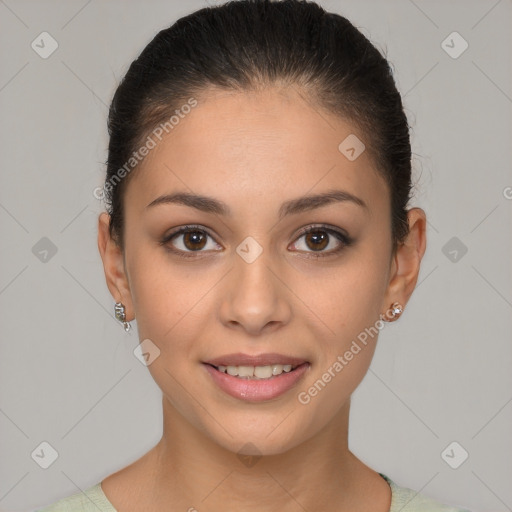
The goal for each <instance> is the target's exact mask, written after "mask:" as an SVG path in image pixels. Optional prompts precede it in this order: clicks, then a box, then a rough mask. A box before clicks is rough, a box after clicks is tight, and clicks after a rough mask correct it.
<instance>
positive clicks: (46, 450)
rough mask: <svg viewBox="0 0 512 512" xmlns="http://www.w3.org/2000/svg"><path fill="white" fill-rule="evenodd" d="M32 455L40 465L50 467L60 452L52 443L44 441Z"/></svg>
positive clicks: (45, 467)
mask: <svg viewBox="0 0 512 512" xmlns="http://www.w3.org/2000/svg"><path fill="white" fill-rule="evenodd" d="M30 456H31V457H32V459H34V461H35V462H36V463H37V464H38V465H39V466H40V467H42V468H43V469H48V468H49V467H50V466H51V465H52V464H53V463H54V462H55V461H56V460H57V458H58V456H59V454H58V452H57V450H56V449H55V448H54V447H53V446H52V445H51V444H50V443H48V442H47V441H43V442H42V443H40V444H39V445H38V446H37V447H36V448H35V450H34V451H33V452H32V453H31V454H30Z"/></svg>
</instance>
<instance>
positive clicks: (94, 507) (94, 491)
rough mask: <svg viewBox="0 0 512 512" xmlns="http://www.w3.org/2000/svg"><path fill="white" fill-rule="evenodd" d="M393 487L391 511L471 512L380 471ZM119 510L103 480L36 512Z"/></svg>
mask: <svg viewBox="0 0 512 512" xmlns="http://www.w3.org/2000/svg"><path fill="white" fill-rule="evenodd" d="M379 474H380V476H382V478H384V480H386V482H387V483H388V484H389V486H390V487H391V508H390V509H389V512H470V511H469V510H467V509H463V508H458V507H452V506H449V505H443V504H442V503H439V502H437V501H435V500H433V499H431V498H428V497H426V496H424V495H422V494H419V493H417V492H416V491H413V490H412V489H408V488H407V487H400V486H398V485H396V484H395V482H393V481H392V480H391V479H390V478H389V477H387V476H386V475H383V474H382V473H379ZM98 511H100V512H117V510H116V509H115V508H114V506H113V505H112V503H110V501H108V499H107V497H106V496H105V494H104V493H103V490H102V488H101V482H99V483H97V484H96V485H93V486H92V487H89V488H88V489H86V490H85V491H84V492H79V493H76V494H73V495H72V496H69V497H68V498H63V499H61V500H60V501H57V502H56V503H54V504H53V505H49V506H48V507H46V508H43V509H39V510H36V511H35V512H98Z"/></svg>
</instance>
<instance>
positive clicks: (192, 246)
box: [183, 231, 207, 251]
mask: <svg viewBox="0 0 512 512" xmlns="http://www.w3.org/2000/svg"><path fill="white" fill-rule="evenodd" d="M206 236H207V235H206ZM206 236H205V234H204V233H203V232H201V231H187V232H186V233H183V245H184V246H185V247H186V248H187V249H188V250H190V251H197V250H200V249H202V248H203V247H204V246H205V245H206Z"/></svg>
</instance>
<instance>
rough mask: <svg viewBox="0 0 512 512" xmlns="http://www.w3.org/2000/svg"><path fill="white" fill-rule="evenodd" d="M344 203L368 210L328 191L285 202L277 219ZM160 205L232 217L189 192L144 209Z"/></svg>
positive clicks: (359, 201) (220, 205)
mask: <svg viewBox="0 0 512 512" xmlns="http://www.w3.org/2000/svg"><path fill="white" fill-rule="evenodd" d="M344 202H349V203H352V204H356V205H358V206H360V207H362V208H364V209H366V210H368V206H367V204H366V203H365V202H364V201H363V200H362V199H361V198H359V197H357V196H355V195H353V194H351V193H350V192H347V191H345V190H328V191H326V192H322V193H321V194H314V195H309V196H303V197H298V198H296V199H291V200H289V201H285V202H284V203H283V204H282V205H281V207H280V208H279V212H278V215H279V219H282V218H283V217H286V216H288V215H296V214H298V213H302V212H305V211H310V210H314V209H316V208H321V207H323V206H326V205H328V204H332V203H344ZM161 204H182V205H185V206H189V207H191V208H196V209H197V210H200V211H202V212H206V213H213V214H216V215H224V216H231V215H232V212H231V209H230V208H229V206H228V205H227V204H226V203H224V202H222V201H219V200H218V199H215V198H213V197H207V196H202V195H197V194H191V193H189V192H176V193H174V194H166V195H163V196H160V197H157V198H156V199H155V200H154V201H151V203H149V204H148V205H147V206H146V209H147V208H152V207H154V206H157V205H161Z"/></svg>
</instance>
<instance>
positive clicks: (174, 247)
mask: <svg viewBox="0 0 512 512" xmlns="http://www.w3.org/2000/svg"><path fill="white" fill-rule="evenodd" d="M160 244H161V245H163V246H165V247H166V248H167V249H168V250H169V251H171V252H173V253H175V254H178V255H179V256H183V257H194V256H195V254H194V253H198V254H200V253H205V252H210V250H214V251H218V250H219V248H221V247H220V246H219V245H218V244H216V243H215V242H214V240H213V237H212V236H211V235H210V234H209V233H208V232H206V231H205V230H204V229H200V228H198V227H195V226H183V227H181V228H180V229H178V230H177V231H174V232H173V233H170V234H169V235H167V236H166V237H165V238H164V239H163V240H161V242H160ZM203 249H204V250H203Z"/></svg>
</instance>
